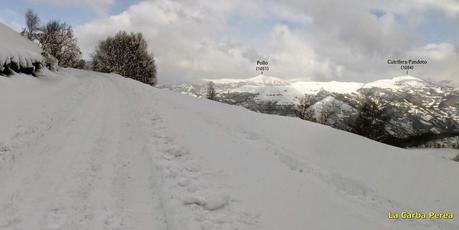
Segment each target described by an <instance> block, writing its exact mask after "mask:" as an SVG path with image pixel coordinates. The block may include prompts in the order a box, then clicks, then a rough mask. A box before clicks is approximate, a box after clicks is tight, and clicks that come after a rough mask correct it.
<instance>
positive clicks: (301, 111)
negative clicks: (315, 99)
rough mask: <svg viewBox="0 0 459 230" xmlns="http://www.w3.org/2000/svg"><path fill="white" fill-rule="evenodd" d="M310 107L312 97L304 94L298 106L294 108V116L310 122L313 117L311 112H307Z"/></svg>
mask: <svg viewBox="0 0 459 230" xmlns="http://www.w3.org/2000/svg"><path fill="white" fill-rule="evenodd" d="M311 105H312V97H311V96H310V95H308V94H305V95H304V96H303V97H301V98H300V100H299V102H298V104H297V105H296V106H295V113H296V116H297V117H299V118H301V119H303V120H310V121H311V120H312V118H313V115H312V114H311V111H308V108H309V107H310V106H311Z"/></svg>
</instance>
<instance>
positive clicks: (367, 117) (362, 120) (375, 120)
mask: <svg viewBox="0 0 459 230" xmlns="http://www.w3.org/2000/svg"><path fill="white" fill-rule="evenodd" d="M386 123H387V118H386V116H385V106H384V105H382V104H381V102H380V101H378V100H376V99H372V98H371V97H369V96H368V95H367V96H366V98H365V100H364V102H363V104H362V105H361V107H360V111H359V115H358V117H357V119H356V121H355V125H354V130H353V132H355V133H357V134H359V135H362V136H365V137H368V138H371V139H373V140H377V141H380V140H382V138H384V136H385V134H386V131H385V127H386Z"/></svg>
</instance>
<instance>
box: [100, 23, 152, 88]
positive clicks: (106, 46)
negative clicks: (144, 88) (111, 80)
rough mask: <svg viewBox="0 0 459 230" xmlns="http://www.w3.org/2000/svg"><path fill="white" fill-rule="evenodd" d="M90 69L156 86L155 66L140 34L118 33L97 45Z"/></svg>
mask: <svg viewBox="0 0 459 230" xmlns="http://www.w3.org/2000/svg"><path fill="white" fill-rule="evenodd" d="M92 68H93V69H94V70H96V71H100V72H106V73H118V74H120V75H122V76H125V77H128V78H132V79H135V80H138V81H141V82H143V83H146V84H149V85H156V83H157V79H156V64H155V59H154V58H153V55H152V54H151V53H149V52H148V46H147V42H146V41H145V39H144V38H143V36H142V34H141V33H130V34H128V33H126V32H124V31H122V32H118V33H117V34H116V35H115V36H114V37H108V38H107V39H105V40H104V41H101V42H100V43H99V46H98V47H97V49H96V51H95V53H94V54H93V56H92Z"/></svg>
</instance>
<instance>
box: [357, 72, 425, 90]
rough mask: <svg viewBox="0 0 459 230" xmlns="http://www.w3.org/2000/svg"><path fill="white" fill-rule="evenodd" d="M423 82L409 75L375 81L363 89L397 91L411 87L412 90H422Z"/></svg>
mask: <svg viewBox="0 0 459 230" xmlns="http://www.w3.org/2000/svg"><path fill="white" fill-rule="evenodd" d="M425 85H426V84H425V81H424V80H422V79H419V78H417V77H413V76H410V75H405V76H399V77H394V78H391V79H383V80H377V81H373V82H370V83H367V84H365V85H364V86H363V88H373V87H375V88H383V89H393V90H398V89H400V88H404V87H413V88H422V87H424V86H425Z"/></svg>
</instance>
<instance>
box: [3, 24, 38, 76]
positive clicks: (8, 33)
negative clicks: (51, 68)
mask: <svg viewBox="0 0 459 230" xmlns="http://www.w3.org/2000/svg"><path fill="white" fill-rule="evenodd" d="M41 53H42V50H41V49H40V48H39V47H38V46H37V45H36V44H35V43H33V42H31V41H29V40H27V39H26V38H24V37H22V36H21V35H20V34H19V33H18V32H16V31H14V30H12V29H10V28H9V27H8V26H6V25H4V24H2V23H0V74H10V73H12V72H13V71H14V72H23V73H29V74H32V73H34V72H35V71H36V70H38V69H39V68H41V66H42V62H43V61H44V59H43V56H42V55H41Z"/></svg>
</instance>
